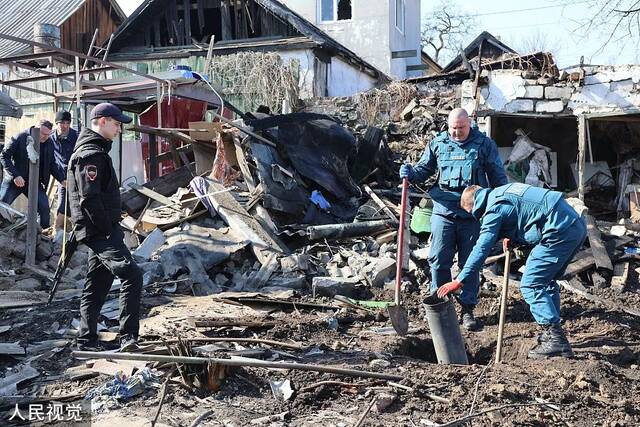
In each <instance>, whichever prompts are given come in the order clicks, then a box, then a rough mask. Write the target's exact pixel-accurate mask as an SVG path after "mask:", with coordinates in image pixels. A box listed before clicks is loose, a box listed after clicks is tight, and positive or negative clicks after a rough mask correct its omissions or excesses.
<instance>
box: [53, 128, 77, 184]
mask: <svg viewBox="0 0 640 427" xmlns="http://www.w3.org/2000/svg"><path fill="white" fill-rule="evenodd" d="M77 140H78V132H77V131H76V130H75V129H73V128H69V133H68V134H67V136H66V137H64V138H58V133H57V132H56V131H53V132H52V133H51V142H53V154H54V156H55V158H56V164H57V165H58V167H59V168H61V169H62V170H63V171H65V173H66V171H67V165H68V164H69V159H70V158H71V153H73V147H75V146H76V141H77Z"/></svg>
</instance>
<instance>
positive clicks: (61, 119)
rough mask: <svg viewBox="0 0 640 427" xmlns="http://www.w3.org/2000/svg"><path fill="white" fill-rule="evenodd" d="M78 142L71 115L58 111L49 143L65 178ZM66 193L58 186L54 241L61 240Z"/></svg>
mask: <svg viewBox="0 0 640 427" xmlns="http://www.w3.org/2000/svg"><path fill="white" fill-rule="evenodd" d="M77 140H78V132H76V130H75V129H73V128H72V127H71V113H70V112H68V111H58V112H57V113H56V128H55V130H54V131H53V132H52V133H51V141H52V142H53V155H54V157H55V159H56V164H57V165H58V167H59V168H60V169H62V171H63V172H64V176H67V165H68V164H69V159H70V158H71V153H73V147H75V145H76V141H77ZM66 195H67V191H66V188H65V187H64V186H63V185H58V212H57V213H58V214H57V216H56V222H55V228H56V241H58V240H60V239H62V233H63V229H64V221H65V220H66V218H65V214H66V212H65V205H66Z"/></svg>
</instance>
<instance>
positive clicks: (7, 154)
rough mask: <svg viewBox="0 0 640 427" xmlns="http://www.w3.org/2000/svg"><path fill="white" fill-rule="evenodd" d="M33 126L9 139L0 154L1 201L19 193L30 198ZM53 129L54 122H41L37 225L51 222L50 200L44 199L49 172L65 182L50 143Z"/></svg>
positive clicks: (11, 198) (49, 177)
mask: <svg viewBox="0 0 640 427" xmlns="http://www.w3.org/2000/svg"><path fill="white" fill-rule="evenodd" d="M32 129H33V126H32V127H31V128H29V129H26V130H24V131H22V132H20V133H19V134H17V135H16V136H14V137H13V138H11V140H10V141H9V143H8V144H6V145H5V146H4V149H3V150H2V153H0V162H1V163H2V167H3V168H4V177H3V180H2V186H0V201H2V202H4V203H7V204H11V203H13V201H14V200H15V199H16V198H17V197H18V196H19V195H20V194H24V195H25V196H27V197H29V194H28V190H29V183H28V179H29V163H30V162H29V157H30V154H29V151H31V152H32V154H31V157H33V155H34V154H35V151H34V150H33V149H32V148H31V147H29V145H30V144H31V143H32V141H33V140H32V138H31V130H32ZM52 130H53V124H52V123H51V122H50V121H48V120H41V121H40V141H39V142H40V177H39V181H40V182H39V183H38V195H37V197H38V215H39V216H40V227H42V228H43V229H44V228H49V226H50V224H51V218H50V216H51V212H50V209H49V199H48V198H47V190H46V188H47V185H49V179H51V175H53V177H54V178H55V179H56V180H57V181H58V182H60V183H61V184H62V185H63V186H64V185H65V180H66V176H65V174H64V172H63V170H62V169H60V168H59V167H58V165H57V164H56V161H55V156H54V154H53V143H52V142H51V139H50V138H49V137H50V135H51V132H52Z"/></svg>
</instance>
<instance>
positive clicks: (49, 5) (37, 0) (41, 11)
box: [0, 0, 125, 58]
mask: <svg viewBox="0 0 640 427" xmlns="http://www.w3.org/2000/svg"><path fill="white" fill-rule="evenodd" d="M85 1H86V0H0V11H2V13H0V33H4V34H11V35H12V36H16V37H21V38H23V39H29V40H32V39H33V26H34V25H35V24H52V25H57V26H60V25H62V24H63V23H64V22H65V21H66V20H67V19H69V17H70V16H71V15H73V14H74V13H75V12H76V11H77V10H78V9H79V8H80V7H81V6H82V5H83V4H84V2H85ZM108 1H109V2H110V3H111V5H112V7H113V11H114V12H115V13H117V14H118V15H120V16H122V18H123V19H124V18H125V15H124V13H123V12H122V9H120V7H119V6H118V3H117V2H116V1H115V0H108ZM30 49H31V48H30V47H27V46H25V45H24V44H23V43H18V42H13V41H10V40H0V58H4V57H6V56H12V55H17V54H20V53H25V52H26V51H29V50H30Z"/></svg>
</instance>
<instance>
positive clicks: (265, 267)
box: [247, 252, 279, 289]
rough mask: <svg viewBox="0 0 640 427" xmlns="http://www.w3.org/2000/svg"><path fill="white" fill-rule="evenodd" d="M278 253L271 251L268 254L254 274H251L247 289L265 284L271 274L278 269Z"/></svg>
mask: <svg viewBox="0 0 640 427" xmlns="http://www.w3.org/2000/svg"><path fill="white" fill-rule="evenodd" d="M278 265H279V263H278V255H277V254H276V253H275V252H272V253H270V254H269V255H268V257H267V259H266V261H265V262H264V263H263V264H262V267H260V270H258V271H257V272H256V273H255V275H253V276H252V277H251V278H250V279H249V282H248V283H247V288H248V289H260V288H262V287H263V286H264V285H266V284H267V282H268V281H269V279H270V278H271V275H272V274H273V273H274V272H275V271H276V270H277V269H278Z"/></svg>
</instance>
